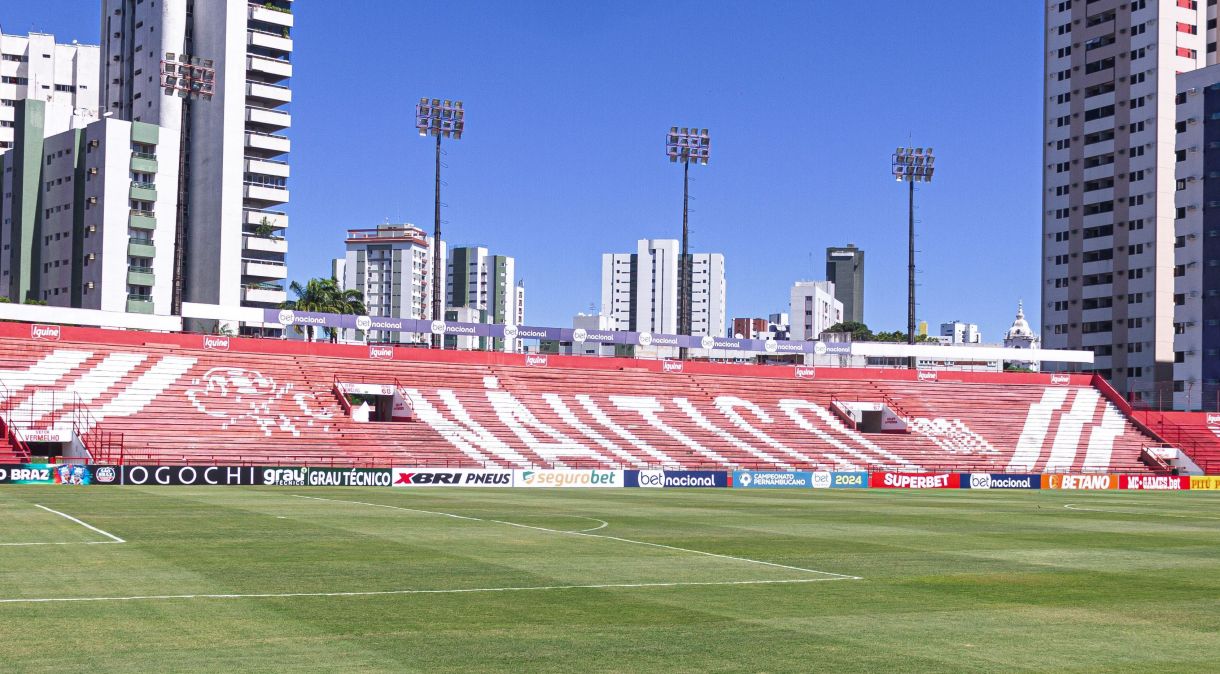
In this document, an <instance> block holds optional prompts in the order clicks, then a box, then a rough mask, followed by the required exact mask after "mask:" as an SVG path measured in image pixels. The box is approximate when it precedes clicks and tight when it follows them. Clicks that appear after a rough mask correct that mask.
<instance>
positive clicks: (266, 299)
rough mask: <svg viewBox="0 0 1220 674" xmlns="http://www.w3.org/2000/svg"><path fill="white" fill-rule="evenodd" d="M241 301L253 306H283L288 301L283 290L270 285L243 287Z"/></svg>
mask: <svg viewBox="0 0 1220 674" xmlns="http://www.w3.org/2000/svg"><path fill="white" fill-rule="evenodd" d="M241 299H242V301H243V302H249V303H251V304H273V305H279V304H282V303H283V302H284V301H285V300H287V299H288V293H286V292H284V289H283V288H280V287H279V286H275V285H270V284H259V285H247V286H242V289H241Z"/></svg>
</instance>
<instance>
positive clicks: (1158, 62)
mask: <svg viewBox="0 0 1220 674" xmlns="http://www.w3.org/2000/svg"><path fill="white" fill-rule="evenodd" d="M1214 17H1215V7H1214V5H1213V3H1211V2H1207V1H1206V0H1092V1H1089V0H1062V1H1056V2H1048V3H1047V4H1046V23H1045V30H1046V33H1045V35H1046V41H1045V44H1046V53H1045V64H1046V68H1045V71H1046V72H1045V76H1046V78H1045V80H1044V92H1043V96H1044V98H1043V110H1044V115H1043V121H1044V123H1045V127H1044V133H1043V146H1042V153H1043V170H1044V172H1043V185H1042V187H1043V192H1042V203H1043V214H1042V218H1043V220H1042V234H1043V236H1042V281H1043V285H1042V306H1041V315H1042V343H1043V345H1044V347H1046V348H1052V349H1063V348H1071V349H1091V350H1092V351H1093V352H1094V353H1095V354H1096V361H1095V367H1096V369H1097V371H1098V372H1099V373H1100V374H1102V375H1103V376H1105V377H1106V378H1107V379H1110V380H1111V381H1112V382H1113V383H1114V385H1115V386H1116V387H1117V388H1118V389H1119V390H1120V391H1122V392H1124V393H1126V394H1127V395H1128V396H1129V397H1131V398H1133V399H1144V400H1156V399H1164V398H1165V396H1166V394H1167V393H1168V391H1169V390H1170V388H1171V386H1172V381H1173V361H1174V346H1173V344H1174V237H1175V217H1176V215H1177V214H1178V211H1177V207H1176V204H1175V180H1176V177H1175V165H1176V163H1177V161H1178V160H1179V158H1180V153H1178V152H1177V148H1176V145H1175V143H1176V140H1177V137H1178V134H1179V133H1180V132H1181V130H1182V128H1183V125H1182V124H1180V123H1177V121H1176V119H1175V102H1174V97H1175V93H1176V83H1175V77H1176V76H1177V74H1178V73H1183V72H1187V71H1191V70H1195V69H1197V68H1200V67H1202V66H1204V65H1206V64H1207V63H1208V62H1209V60H1210V61H1214V59H1215V53H1214V38H1212V39H1211V40H1210V41H1211V44H1209V36H1212V35H1214V33H1215V31H1214V29H1212V28H1210V27H1209V25H1210V24H1209V18H1213V19H1214Z"/></svg>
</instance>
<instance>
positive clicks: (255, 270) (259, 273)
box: [241, 259, 288, 280]
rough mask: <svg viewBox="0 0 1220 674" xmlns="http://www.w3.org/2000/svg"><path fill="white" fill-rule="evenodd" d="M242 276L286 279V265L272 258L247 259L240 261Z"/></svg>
mask: <svg viewBox="0 0 1220 674" xmlns="http://www.w3.org/2000/svg"><path fill="white" fill-rule="evenodd" d="M241 273H242V276H247V277H250V278H266V279H280V280H283V279H286V278H288V267H287V266H285V265H284V263H283V262H276V261H274V260H248V259H243V260H242V261H241Z"/></svg>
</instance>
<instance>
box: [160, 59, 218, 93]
mask: <svg viewBox="0 0 1220 674" xmlns="http://www.w3.org/2000/svg"><path fill="white" fill-rule="evenodd" d="M215 84H216V68H215V67H214V64H213V62H212V59H205V58H199V57H198V56H190V55H189V54H175V53H173V52H165V58H163V59H161V87H162V91H164V93H165V95H166V96H173V95H175V94H177V95H178V97H179V98H193V99H194V98H201V99H203V100H211V98H212V93H213V88H214V86H215Z"/></svg>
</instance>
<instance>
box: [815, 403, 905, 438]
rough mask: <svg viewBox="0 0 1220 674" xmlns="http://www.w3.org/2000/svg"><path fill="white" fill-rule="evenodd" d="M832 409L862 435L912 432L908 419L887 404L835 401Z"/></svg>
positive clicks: (848, 425)
mask: <svg viewBox="0 0 1220 674" xmlns="http://www.w3.org/2000/svg"><path fill="white" fill-rule="evenodd" d="M831 408H832V409H834V412H835V414H836V415H837V416H838V417H839V418H840V419H842V420H843V421H844V423H846V424H847V427H848V428H851V429H853V430H856V431H859V432H861V433H909V432H910V430H909V429H908V428H907V422H906V419H904V418H903V416H902V415H901V414H899V413H898V412H897V411H895V410H894V409H892V408H891V407H890V406H889V405H887V404H885V403H880V402H861V401H858V400H857V401H851V402H847V401H843V400H835V401H833V402H832V404H831Z"/></svg>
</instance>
